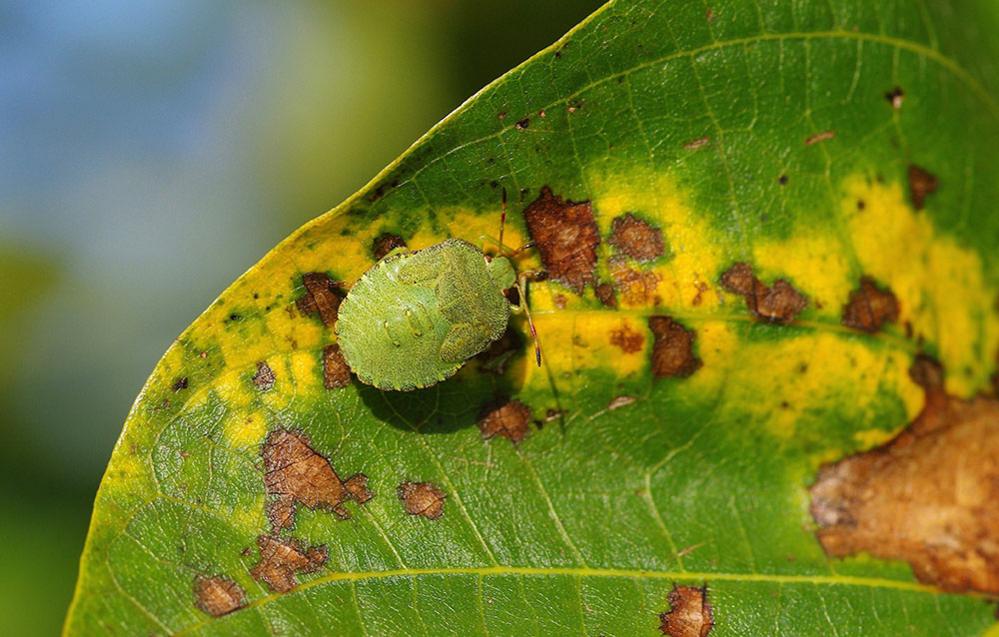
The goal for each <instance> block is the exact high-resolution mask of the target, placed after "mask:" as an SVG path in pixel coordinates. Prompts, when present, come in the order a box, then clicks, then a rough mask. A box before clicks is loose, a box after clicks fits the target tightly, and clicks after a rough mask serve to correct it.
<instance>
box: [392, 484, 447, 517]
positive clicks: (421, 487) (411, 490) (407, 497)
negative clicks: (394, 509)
mask: <svg viewBox="0 0 999 637" xmlns="http://www.w3.org/2000/svg"><path fill="white" fill-rule="evenodd" d="M396 494H397V495H398V496H399V500H401V501H402V507H403V508H404V509H406V513H408V514H410V515H422V516H423V517H425V518H427V519H428V520H436V519H437V518H439V517H441V516H442V515H444V498H445V497H446V496H445V495H444V492H443V491H441V490H440V489H438V488H437V487H436V486H434V485H433V484H431V483H429V482H403V483H402V484H400V485H399V487H398V488H397V489H396Z"/></svg>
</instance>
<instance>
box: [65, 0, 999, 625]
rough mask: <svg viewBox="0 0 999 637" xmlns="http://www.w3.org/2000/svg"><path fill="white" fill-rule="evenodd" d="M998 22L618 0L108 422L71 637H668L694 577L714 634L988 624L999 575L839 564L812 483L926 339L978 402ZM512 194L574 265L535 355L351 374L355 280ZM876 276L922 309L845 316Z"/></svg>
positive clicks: (991, 15)
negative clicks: (342, 360) (665, 631)
mask: <svg viewBox="0 0 999 637" xmlns="http://www.w3.org/2000/svg"><path fill="white" fill-rule="evenodd" d="M995 18H996V16H995V10H994V8H992V7H991V6H990V4H989V3H988V2H986V1H985V0H982V1H981V2H976V1H975V0H963V1H958V0H954V1H953V2H950V3H930V2H923V1H922V0H904V1H903V0H898V1H896V2H890V3H873V2H866V1H862V0H844V1H841V2H829V3H826V2H780V3H757V2H745V1H742V0H715V1H714V2H712V3H711V4H710V8H709V6H708V5H706V4H704V3H702V2H697V1H693V0H674V1H669V2H655V1H651V0H634V1H631V2H624V1H620V2H612V3H610V4H608V5H607V6H605V7H604V8H603V9H601V10H600V11H599V12H597V13H596V14H595V15H594V16H592V17H591V18H589V19H588V20H587V21H585V22H584V23H583V24H582V25H580V26H579V27H577V28H576V29H575V30H574V31H573V32H571V33H570V34H569V35H567V36H566V37H565V38H564V39H562V40H561V41H559V42H557V43H556V44H555V45H553V46H552V47H550V48H549V49H546V50H545V51H542V52H541V53H539V54H538V55H537V56H535V57H534V58H532V59H531V60H529V61H528V62H526V63H525V64H524V65H522V66H520V67H518V68H517V69H515V70H513V71H511V72H510V73H509V74H507V75H505V76H504V77H502V78H501V79H499V80H497V81H496V82H495V83H493V84H492V85H490V86H489V87H487V88H486V89H485V90H483V91H482V92H481V93H480V94H478V95H477V96H476V97H475V98H473V99H472V100H470V101H469V102H467V103H466V104H465V105H463V106H462V107H461V108H460V109H458V111H456V112H455V113H454V114H452V115H451V116H450V117H448V118H447V119H446V120H444V121H443V122H442V123H441V124H440V125H438V126H437V127H435V128H434V129H433V130H431V131H430V132H429V133H428V134H427V135H426V136H425V137H423V138H422V139H421V140H420V141H419V142H418V143H417V144H415V145H414V146H413V147H412V148H411V149H410V150H409V151H408V152H407V153H406V154H405V155H403V156H402V157H401V158H400V159H399V160H398V161H397V162H395V163H394V164H393V165H391V166H390V167H389V168H387V169H386V170H385V171H384V172H383V173H382V174H381V175H379V176H378V178H377V179H376V180H375V181H373V182H372V183H371V184H370V185H369V186H368V187H366V188H365V189H363V190H362V191H361V192H359V193H358V194H357V195H355V196H354V197H352V198H351V199H350V200H348V201H347V202H345V203H344V204H342V205H341V206H339V207H338V208H336V209H334V210H333V211H331V212H329V213H327V214H325V215H323V216H321V217H319V218H317V219H316V220H314V221H313V222H311V223H309V224H307V225H306V226H304V227H303V228H301V229H300V230H299V231H297V232H296V233H295V234H293V235H292V236H291V237H289V238H288V239H287V240H286V241H284V242H283V243H281V244H280V245H279V246H277V247H276V248H275V249H274V250H273V251H271V252H270V253H269V254H268V255H267V256H266V257H265V258H264V259H262V260H261V262H260V263H258V264H257V265H256V266H255V267H254V268H253V269H251V270H250V271H249V272H248V273H247V274H245V275H244V276H243V277H241V278H240V279H239V280H237V281H236V282H235V283H234V284H233V285H232V286H231V287H230V288H229V289H227V290H226V291H225V292H224V293H223V294H222V295H221V296H220V298H219V299H218V300H217V301H216V302H215V303H214V304H213V305H212V306H211V307H210V308H209V309H208V310H207V311H206V312H205V313H204V314H203V315H202V316H201V317H199V318H198V319H197V320H196V321H195V322H194V323H193V324H192V325H191V327H190V328H188V329H187V330H186V331H185V332H184V333H183V335H181V337H180V338H179V339H178V340H177V342H176V343H175V344H174V345H173V347H171V349H170V350H169V351H168V352H167V353H166V355H165V356H164V358H163V360H162V361H161V362H160V363H159V365H158V366H157V367H156V369H155V371H154V372H153V374H152V376H151V377H150V379H149V381H148V383H147V385H146V386H145V388H144V389H143V391H142V393H141V394H140V396H139V398H138V400H137V401H136V403H135V406H134V408H133V410H132V412H131V413H130V415H129V417H128V420H127V421H126V423H125V428H124V431H123V433H122V436H121V438H120V440H119V442H118V444H117V446H116V448H115V451H114V454H113V457H112V460H111V463H110V465H109V467H108V470H107V474H106V475H105V477H104V481H103V483H102V485H101V488H100V491H99V493H98V496H97V501H96V504H95V509H94V516H93V521H92V525H91V530H90V535H89V539H88V542H87V546H86V549H85V552H84V556H83V560H82V565H81V574H80V580H79V584H78V589H77V594H76V598H75V601H74V603H73V606H72V608H71V610H70V614H69V617H68V619H67V625H66V632H67V634H69V635H84V634H98V633H99V634H184V635H194V634H197V635H256V634H260V635H268V634H278V635H320V634H358V635H361V634H367V635H394V634H407V635H409V634H415V635H439V634H462V635H476V634H491V635H513V634H518V635H519V634H539V635H548V634H588V635H596V634H605V635H653V634H657V631H658V630H659V629H660V623H661V619H660V617H659V615H660V613H663V612H665V611H668V610H669V609H670V608H671V605H672V606H673V607H674V608H675V607H676V606H677V605H678V604H680V603H681V602H683V600H682V599H680V598H678V597H677V595H678V593H674V596H673V598H672V599H670V598H669V594H670V592H671V591H672V590H674V586H681V587H687V588H679V589H677V590H678V591H693V590H695V589H694V588H693V587H702V586H703V587H705V589H704V590H705V591H706V593H705V594H706V600H707V603H708V604H709V605H710V606H711V609H712V616H713V622H714V625H713V627H712V628H710V634H711V635H747V634H754V635H764V634H793V635H804V634H815V635H840V636H846V635H869V634H885V635H897V634H925V635H975V634H980V633H982V631H984V630H986V629H987V628H988V627H989V626H990V625H991V624H992V623H993V622H994V618H993V616H992V614H993V609H992V608H990V607H989V606H987V605H986V604H983V603H982V600H981V599H980V598H979V597H980V596H979V595H976V594H972V595H960V594H952V593H944V592H942V591H941V590H939V589H938V588H936V587H935V586H933V585H931V584H926V583H920V582H918V581H917V580H916V579H915V578H914V576H913V575H912V573H911V571H910V568H909V566H908V565H907V564H906V563H905V562H902V561H882V560H878V559H875V558H872V557H865V556H852V557H846V558H836V559H832V558H829V557H827V555H826V554H825V553H824V551H823V549H822V546H821V545H820V544H819V542H818V541H817V539H816V535H815V530H816V525H815V522H814V521H813V520H812V517H811V515H810V514H809V505H810V500H809V492H808V488H809V485H810V484H811V483H812V482H813V481H814V480H815V477H816V474H817V472H818V470H819V468H820V467H821V466H822V465H823V464H824V463H828V462H832V461H835V460H838V459H840V458H842V457H844V456H846V455H849V454H852V453H856V452H858V451H862V450H866V449H870V448H872V447H874V446H876V445H878V444H881V443H884V442H885V441H887V440H889V439H890V438H892V436H894V435H895V434H896V433H897V432H898V431H900V430H901V429H902V428H904V427H905V426H906V425H907V424H908V423H909V422H911V421H912V420H913V419H914V418H915V416H916V415H917V413H918V412H919V411H920V409H922V407H923V403H924V399H923V391H922V389H921V388H920V387H919V386H918V385H917V384H916V383H915V382H914V381H913V380H912V379H911V378H910V376H909V373H908V370H909V367H910V365H911V364H912V362H913V359H914V357H915V355H916V354H917V353H918V352H921V351H923V352H926V353H928V354H930V355H933V356H935V357H936V358H938V359H939V360H940V362H941V363H942V364H943V367H944V369H945V370H946V374H947V375H946V390H947V391H948V392H949V393H951V394H952V395H955V396H962V397H968V396H971V395H973V394H975V393H976V392H979V391H982V390H985V389H986V388H987V387H988V386H989V383H990V381H989V378H990V375H991V374H992V373H993V371H994V360H995V359H994V355H995V353H996V348H997V343H999V321H997V317H996V314H995V310H994V308H993V302H994V300H995V298H996V293H997V289H999V259H997V258H996V256H995V255H996V247H997V243H999V241H997V238H999V215H996V214H994V205H995V203H994V202H995V201H997V200H999V192H997V190H999V165H997V163H996V161H995V148H996V147H997V142H999V106H997V103H996V101H995V98H994V95H995V90H996V88H997V85H996V82H997V81H999V74H997V72H996V67H995V64H996V60H999V57H997V55H996V54H997V51H996V45H995V41H994V38H990V37H989V36H988V35H987V33H988V32H989V31H990V29H992V28H994V27H995V26H996V24H997V23H996V19H995ZM913 166H916V167H919V169H921V170H923V171H924V172H925V175H923V176H922V181H920V175H919V174H918V173H916V174H915V177H914V173H913V169H912V167H913ZM931 178H932V179H931ZM501 189H506V191H507V192H508V193H509V194H510V217H509V222H508V225H507V227H506V237H505V241H506V242H507V243H508V244H510V245H520V244H522V243H524V242H525V241H527V239H528V238H529V235H533V236H534V238H535V239H538V240H539V243H540V244H541V245H540V246H539V248H540V249H539V250H536V251H529V252H526V253H524V254H523V255H522V256H521V257H519V258H518V260H517V265H518V267H519V268H520V269H522V270H523V269H532V268H540V267H542V265H543V266H545V267H546V268H547V269H548V270H549V272H550V273H552V274H553V276H552V277H551V278H550V279H549V280H548V281H545V282H540V283H535V284H533V285H532V286H531V288H530V301H531V307H532V311H533V313H534V316H535V320H536V323H537V327H538V331H539V332H540V334H541V338H542V342H543V345H544V352H545V364H544V366H543V367H541V368H540V369H538V368H536V367H535V366H534V365H533V361H532V354H531V353H530V351H529V349H530V348H529V344H528V342H527V339H526V337H525V334H526V329H525V324H524V323H523V320H522V319H521V318H516V319H514V321H513V322H512V324H511V325H512V328H513V336H512V337H511V338H512V342H513V343H514V346H513V349H512V354H511V355H510V358H509V359H498V358H496V357H492V358H487V359H479V360H475V361H472V362H471V363H469V364H468V365H467V366H466V367H465V368H464V369H463V370H462V371H461V372H459V374H458V375H457V376H456V377H455V378H453V379H451V380H449V381H447V382H444V383H442V384H439V385H437V386H434V387H431V388H429V389H426V390H420V391H416V392H407V393H391V392H379V391H376V390H374V389H372V388H370V387H367V386H364V385H362V384H359V382H358V381H357V380H356V379H353V380H351V379H350V378H349V377H346V376H345V375H344V374H343V373H342V372H343V369H342V368H341V367H339V366H338V365H337V360H336V356H335V348H333V349H331V347H330V346H332V345H334V344H335V343H336V336H335V333H334V330H333V326H332V324H331V321H330V317H331V314H330V312H335V308H333V309H331V306H330V304H332V305H335V297H336V295H338V294H339V293H340V292H339V288H338V287H337V285H335V284H334V283H331V282H337V283H342V285H343V286H344V287H349V286H350V285H351V284H352V283H353V282H354V281H356V280H357V279H358V277H360V276H361V274H363V273H364V272H365V271H366V270H367V269H368V268H370V267H371V266H372V265H373V263H374V262H375V251H376V250H377V249H378V246H379V245H381V246H384V245H385V241H386V239H385V236H384V235H385V233H389V234H391V235H394V236H396V237H400V238H402V239H403V240H405V242H406V243H407V244H408V246H409V247H411V248H416V249H418V248H424V247H427V246H429V245H432V244H434V243H436V242H438V241H440V240H442V239H443V238H445V237H452V236H453V237H460V238H464V239H466V240H469V241H471V242H472V243H474V244H476V245H481V244H483V237H496V236H497V234H498V230H499V218H500V199H501V195H500V192H501ZM525 211H526V217H527V218H526V220H525ZM546 211H554V212H550V213H549V212H546ZM570 211H571V212H570ZM590 216H592V218H590ZM569 217H572V218H573V219H575V220H576V222H575V223H576V224H577V225H576V226H574V227H569V226H567V225H566V222H565V219H567V218H569ZM546 223H547V224H554V225H550V226H545V224H546ZM528 225H530V231H529V229H528ZM567 227H568V228H569V229H568V230H566V228H567ZM563 232H570V234H569V235H565V234H562V233H563ZM567 236H568V237H569V239H568V240H567V239H566V237H567ZM593 238H596V239H598V242H596V243H594V242H593V241H592V239H593ZM560 242H561V243H560ZM487 245H488V243H487ZM539 253H540V255H539ZM591 257H592V259H591ZM542 258H543V259H544V261H545V263H543V264H542V262H541V260H542ZM738 263H744V264H747V265H748V266H749V267H750V268H751V272H752V276H755V277H758V284H759V285H760V286H763V287H754V285H756V284H755V283H753V282H752V281H751V280H750V279H748V278H746V277H742V278H739V277H738V276H736V275H738V274H740V271H735V272H734V274H732V273H733V270H732V268H733V266H734V265H736V264H738ZM315 273H320V274H315ZM726 273H730V274H729V275H728V276H727V277H726V276H725V275H726ZM743 274H745V273H744V272H743ZM323 275H326V276H327V277H328V279H326V278H324V277H323ZM863 277H869V278H870V280H871V281H873V282H875V283H876V284H877V286H880V287H881V288H884V289H887V290H890V291H891V293H892V294H893V295H894V297H895V299H896V301H897V308H896V309H897V311H896V313H895V315H891V312H888V313H887V314H885V317H887V318H885V320H884V321H883V324H882V321H881V320H880V319H879V320H878V321H875V322H876V323H877V325H876V326H874V325H873V324H871V321H872V320H873V319H872V318H871V316H873V315H868V314H864V313H860V314H858V313H857V311H858V310H857V309H856V308H854V310H855V311H854V313H853V314H851V318H849V320H847V321H846V323H844V307H845V306H848V305H849V304H850V301H851V292H854V291H855V290H857V289H858V287H860V286H861V281H862V279H863ZM778 280H783V281H784V283H783V284H779V283H777V281H778ZM747 285H748V286H749V287H748V288H747V287H745V286H747ZM740 290H741V292H740ZM747 290H748V292H747ZM792 292H793V293H794V294H796V295H798V296H793V295H792V294H791V293H792ZM743 293H745V298H743ZM329 295H333V296H329ZM865 311H866V310H865ZM871 327H874V328H875V329H871V330H870V331H865V329H864V328H871ZM400 364H405V361H400ZM497 368H503V369H502V372H503V373H497V371H498V370H497ZM344 384H346V386H341V385H344ZM512 400H515V401H518V402H516V403H509V402H508V401H512ZM501 405H507V410H506V411H505V412H503V413H502V414H496V413H494V411H495V409H496V408H498V407H499V406H501ZM489 413H492V416H491V417H485V414H489ZM269 436H271V437H269ZM488 436H491V437H488ZM487 437H488V439H486V438H487ZM510 438H517V439H519V442H517V443H516V444H514V443H513V442H512V441H511V439H510ZM521 438H522V439H521ZM278 441H280V446H272V445H271V444H270V443H274V445H278ZM305 445H307V446H305ZM310 449H311V451H310ZM313 451H314V452H315V454H317V455H312V452H313ZM327 461H328V464H327ZM288 467H292V469H291V470H289V469H288ZM301 467H309V468H310V469H309V471H311V472H312V473H308V475H307V476H306V477H304V478H303V477H302V476H301V475H299V474H295V475H293V474H292V473H289V471H292V470H297V469H296V468H301ZM331 470H332V471H331ZM356 474H363V477H366V479H367V481H366V488H367V489H369V490H370V492H371V494H373V497H372V498H371V499H366V497H364V492H363V491H362V486H363V485H362V484H361V482H363V480H361V478H360V477H358V476H357V475H356ZM295 476H297V477H295ZM352 477H353V478H354V479H355V481H353V482H352V481H351V480H350V479H351V478H352ZM356 480H361V482H357V481H356ZM317 484H321V485H324V489H325V490H324V491H323V493H325V494H326V495H324V496H322V497H317V496H316V485H317ZM337 489H341V491H337ZM334 492H335V493H340V495H338V496H336V497H334V496H331V495H329V494H330V493H334ZM345 494H346V495H345ZM421 498H422V499H421ZM442 498H443V499H442ZM442 502H443V504H441V503H442ZM309 506H315V508H314V509H313V508H309ZM276 512H278V513H281V515H280V516H279V515H277V513H276ZM414 513H415V514H414ZM421 513H426V514H425V515H424V514H421ZM268 514H270V515H268ZM345 516H349V519H341V518H342V517H345ZM278 545H280V547H278ZM275 547H278V548H275ZM225 611H232V612H227V613H225V614H223V613H224V612H225ZM214 615H219V616H214Z"/></svg>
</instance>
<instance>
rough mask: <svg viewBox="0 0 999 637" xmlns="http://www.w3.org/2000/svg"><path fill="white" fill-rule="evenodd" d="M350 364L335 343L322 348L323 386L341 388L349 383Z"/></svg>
mask: <svg viewBox="0 0 999 637" xmlns="http://www.w3.org/2000/svg"><path fill="white" fill-rule="evenodd" d="M350 379H351V376H350V365H348V364H347V359H346V358H344V357H343V352H341V351H340V346H339V345H337V344H336V343H333V344H332V345H327V346H326V347H325V348H323V387H325V388H326V389H342V388H344V387H346V386H347V385H349V384H350Z"/></svg>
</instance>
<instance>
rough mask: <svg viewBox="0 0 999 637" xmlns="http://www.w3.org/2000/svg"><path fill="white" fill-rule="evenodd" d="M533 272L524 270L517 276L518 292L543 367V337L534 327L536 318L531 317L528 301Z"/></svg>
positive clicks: (535, 352)
mask: <svg viewBox="0 0 999 637" xmlns="http://www.w3.org/2000/svg"><path fill="white" fill-rule="evenodd" d="M532 274H533V273H532V272H524V273H523V274H521V275H520V276H518V277H517V294H519V295H520V307H522V308H524V315H525V316H526V317H527V327H528V328H529V329H530V330H531V339H532V340H533V341H534V358H535V359H536V360H537V361H538V367H541V339H539V338H538V330H537V329H536V328H535V327H534V319H532V318H531V308H530V305H529V304H528V302H527V279H528V277H530V276H531V275H532Z"/></svg>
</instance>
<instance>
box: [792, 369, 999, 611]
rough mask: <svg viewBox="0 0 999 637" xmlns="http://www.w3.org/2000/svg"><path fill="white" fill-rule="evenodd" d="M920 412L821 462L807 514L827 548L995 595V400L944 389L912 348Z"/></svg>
mask: <svg viewBox="0 0 999 637" xmlns="http://www.w3.org/2000/svg"><path fill="white" fill-rule="evenodd" d="M910 374H911V376H912V378H913V380H915V381H916V382H917V383H919V384H920V385H922V386H923V388H924V390H925V393H926V403H925V406H924V407H923V411H922V412H921V413H920V414H919V416H917V418H916V419H915V420H914V421H913V422H912V424H911V425H909V427H908V428H906V429H905V430H903V431H902V432H901V433H899V434H898V435H897V436H896V437H895V438H893V439H892V440H890V441H889V442H887V443H886V444H884V445H882V446H880V447H877V448H875V449H873V450H871V451H868V452H866V453H860V454H857V455H854V456H850V457H848V458H845V459H843V460H840V461H839V462H837V463H835V464H831V465H826V466H824V467H822V469H821V470H820V471H819V475H818V479H817V480H816V482H815V484H814V485H813V486H812V488H811V496H812V505H811V513H812V517H813V518H814V519H815V522H816V523H817V524H818V526H819V530H818V538H819V542H821V544H822V547H823V548H824V549H825V551H826V553H828V554H829V555H833V556H836V557H841V556H846V555H852V554H855V553H860V552H866V553H869V554H871V555H873V556H875V557H878V558H882V559H901V560H905V561H907V562H909V564H910V565H911V567H912V570H913V573H915V575H916V577H917V578H918V579H919V580H920V581H922V582H925V583H929V584H934V585H936V586H939V587H940V588H943V589H945V590H952V591H968V590H975V591H981V592H984V593H990V594H999V461H997V459H999V401H997V400H995V399H994V398H986V397H983V396H978V397H976V398H973V399H970V400H961V399H958V398H955V397H952V396H949V395H948V394H947V393H946V391H945V389H944V384H943V370H942V368H941V367H940V365H939V364H937V363H936V362H934V361H932V360H931V359H929V358H927V357H925V356H920V357H918V358H917V360H916V362H915V363H914V364H913V367H912V369H911V370H910Z"/></svg>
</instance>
